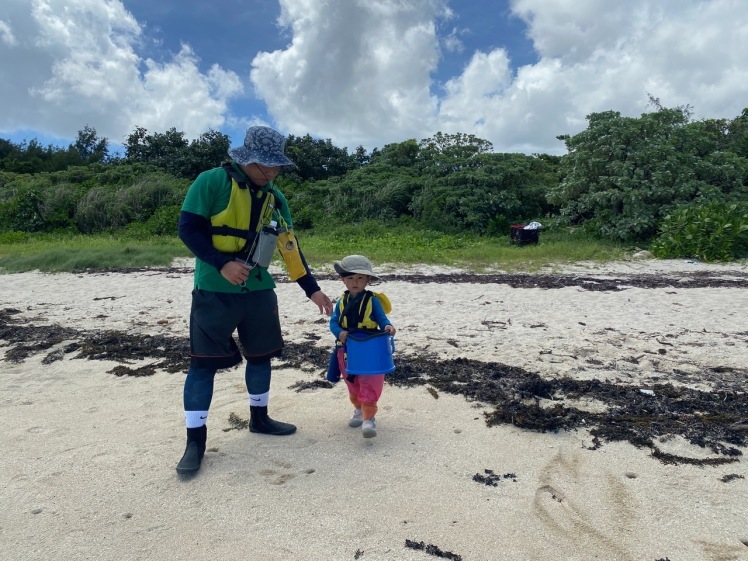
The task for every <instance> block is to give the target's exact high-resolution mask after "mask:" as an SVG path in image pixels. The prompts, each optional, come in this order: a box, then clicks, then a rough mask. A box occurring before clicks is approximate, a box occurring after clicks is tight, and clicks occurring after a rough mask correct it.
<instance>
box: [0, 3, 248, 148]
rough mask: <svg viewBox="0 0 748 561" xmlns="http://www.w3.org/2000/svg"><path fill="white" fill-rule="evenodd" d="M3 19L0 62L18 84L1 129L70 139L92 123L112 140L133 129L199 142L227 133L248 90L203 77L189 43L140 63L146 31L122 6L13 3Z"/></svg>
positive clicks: (216, 75) (221, 75)
mask: <svg viewBox="0 0 748 561" xmlns="http://www.w3.org/2000/svg"><path fill="white" fill-rule="evenodd" d="M3 23H4V24H5V26H0V37H2V38H3V41H2V42H0V60H2V63H0V64H2V70H3V73H4V74H7V75H9V76H13V77H14V79H13V80H2V84H0V94H2V95H1V97H2V98H3V100H4V103H3V104H2V107H0V131H6V132H7V131H11V132H12V131H13V130H16V129H20V128H25V129H33V130H38V131H43V132H45V133H47V134H52V135H57V136H60V137H68V138H69V137H74V136H75V133H76V131H77V130H79V129H81V128H82V127H83V126H84V125H85V124H89V125H91V126H93V127H94V128H96V130H97V132H98V133H99V135H101V136H107V137H109V138H110V140H112V141H113V142H121V141H122V140H123V139H124V137H125V136H126V135H127V134H128V133H129V132H131V131H132V129H133V128H134V127H135V126H143V127H145V128H147V129H148V130H149V131H152V132H156V131H158V132H163V131H165V130H166V129H168V128H170V127H176V128H177V130H181V131H184V132H185V134H186V135H187V136H188V137H195V136H197V135H198V134H200V133H202V132H204V131H205V130H207V129H208V128H218V127H220V126H221V125H222V124H223V123H224V120H225V116H226V114H227V112H228V102H229V100H230V99H231V98H232V97H233V96H236V95H237V94H238V93H239V92H241V91H242V84H241V81H240V79H239V77H238V76H237V75H236V74H235V73H233V72H229V71H226V70H223V69H222V68H221V67H219V66H218V65H213V67H212V68H211V69H210V71H209V72H208V73H207V74H205V73H202V72H201V71H200V70H199V67H198V62H199V61H198V59H197V57H196V56H195V54H194V53H193V52H192V50H191V49H190V47H189V46H187V45H183V46H182V49H181V50H180V51H179V53H177V54H176V55H175V56H174V57H173V58H172V59H171V60H168V61H167V62H164V63H157V62H155V61H153V60H149V59H143V58H142V57H141V56H139V54H138V52H137V48H138V47H139V42H140V41H141V40H142V37H141V27H140V25H139V24H138V22H137V21H136V20H135V18H134V17H133V16H132V15H131V14H130V13H129V12H127V11H126V10H125V8H124V7H123V5H122V3H121V2H120V1H118V0H75V1H71V0H12V1H11V2H10V5H9V6H8V10H7V11H6V13H4V20H3ZM6 27H7V32H6V31H5V29H6ZM8 37H11V38H13V37H14V38H15V41H10V40H8V39H7V38H8Z"/></svg>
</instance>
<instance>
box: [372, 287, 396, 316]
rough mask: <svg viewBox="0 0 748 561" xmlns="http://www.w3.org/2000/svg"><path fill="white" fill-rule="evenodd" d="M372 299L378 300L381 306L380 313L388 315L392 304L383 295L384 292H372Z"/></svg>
mask: <svg viewBox="0 0 748 561" xmlns="http://www.w3.org/2000/svg"><path fill="white" fill-rule="evenodd" d="M373 294H374V297H375V298H376V299H377V300H379V303H380V304H381V305H382V311H383V312H384V313H385V314H389V313H390V312H391V311H392V302H390V299H389V298H387V295H386V294H384V292H374V293H373Z"/></svg>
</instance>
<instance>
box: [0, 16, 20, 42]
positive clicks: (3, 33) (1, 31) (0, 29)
mask: <svg viewBox="0 0 748 561" xmlns="http://www.w3.org/2000/svg"><path fill="white" fill-rule="evenodd" d="M0 41H2V42H3V43H5V44H6V45H7V46H9V47H14V46H15V45H17V44H18V39H16V36H15V35H13V29H11V27H10V25H9V24H8V22H7V21H3V20H1V19H0Z"/></svg>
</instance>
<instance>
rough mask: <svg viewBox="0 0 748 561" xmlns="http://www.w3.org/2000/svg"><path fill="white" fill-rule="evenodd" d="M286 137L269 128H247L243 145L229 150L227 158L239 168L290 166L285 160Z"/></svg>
mask: <svg viewBox="0 0 748 561" xmlns="http://www.w3.org/2000/svg"><path fill="white" fill-rule="evenodd" d="M285 148H286V137H284V136H283V135H282V134H281V133H279V132H278V131H276V130H273V129H271V128H270V127H249V128H248V129H247V134H245V135H244V144H242V145H241V146H237V147H236V148H232V149H231V150H229V156H231V158H232V159H233V160H234V161H235V162H236V163H237V164H239V165H240V166H246V165H249V164H260V165H261V166H267V167H269V168H274V167H281V166H292V165H294V163H293V162H292V161H291V160H289V159H288V158H286V155H285Z"/></svg>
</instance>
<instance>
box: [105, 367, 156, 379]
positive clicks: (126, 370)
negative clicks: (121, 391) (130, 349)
mask: <svg viewBox="0 0 748 561" xmlns="http://www.w3.org/2000/svg"><path fill="white" fill-rule="evenodd" d="M155 373H156V368H154V366H153V365H152V364H148V365H146V366H141V367H139V368H130V367H129V366H124V365H122V364H118V365H117V366H115V367H114V368H112V369H111V370H107V374H114V375H115V376H117V377H122V376H134V377H136V378H138V377H141V376H153V375H154V374H155Z"/></svg>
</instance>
